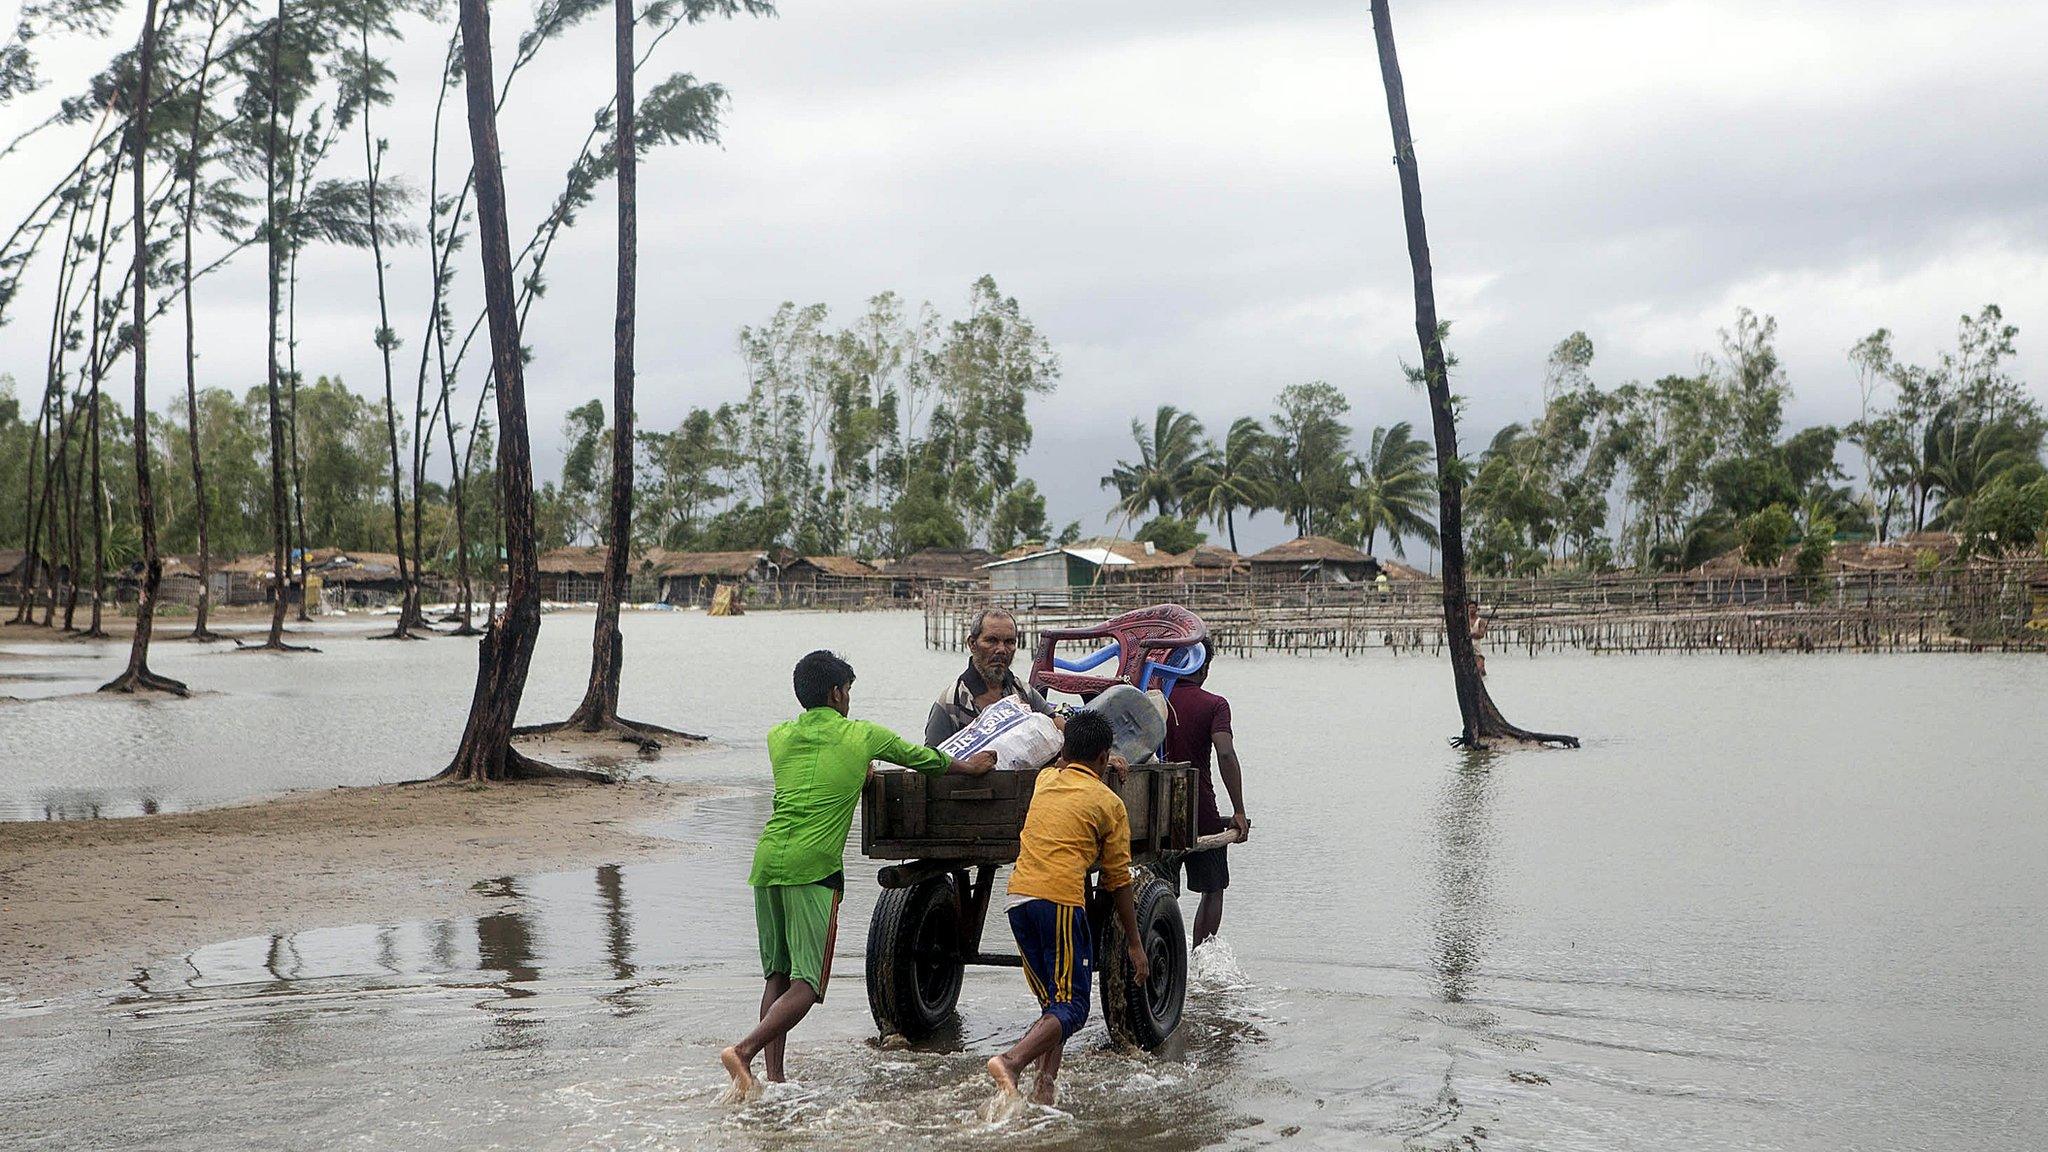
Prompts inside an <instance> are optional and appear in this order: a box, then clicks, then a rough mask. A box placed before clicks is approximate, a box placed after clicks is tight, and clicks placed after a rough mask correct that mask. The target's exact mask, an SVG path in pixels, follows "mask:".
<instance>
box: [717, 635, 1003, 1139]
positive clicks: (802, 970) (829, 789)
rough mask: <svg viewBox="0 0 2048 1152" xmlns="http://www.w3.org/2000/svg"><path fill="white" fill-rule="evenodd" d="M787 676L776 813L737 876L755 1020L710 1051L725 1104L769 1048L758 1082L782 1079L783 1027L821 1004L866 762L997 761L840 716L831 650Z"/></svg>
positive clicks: (929, 766) (847, 678)
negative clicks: (757, 989)
mask: <svg viewBox="0 0 2048 1152" xmlns="http://www.w3.org/2000/svg"><path fill="white" fill-rule="evenodd" d="M794 680H795V685H796V698H797V702H798V703H799V704H802V705H803V706H804V709H805V711H804V714H803V715H802V716H799V717H797V718H796V719H794V720H788V721H784V722H783V723H781V724H777V725H776V726H775V728H774V729H773V730H772V731H770V732H769V733H768V761H769V764H770V766H771V767H772V770H773V771H774V774H775V809H774V812H773V814H771V815H770V816H769V817H768V826H767V827H765V828H763V829H762V830H761V841H760V843H759V844H758V845H757V846H756V847H755V849H754V870H753V873H752V874H751V875H750V876H749V877H748V878H747V882H748V883H749V884H751V885H753V888H754V923H755V927H756V929H757V930H758V931H759V933H760V937H761V975H762V977H763V978H764V979H765V980H766V982H767V986H766V988H765V989H764V990H763V992H762V993H761V1023H760V1025H759V1026H758V1027H756V1028H755V1029H754V1030H753V1031H752V1032H749V1033H747V1036H746V1039H744V1040H741V1041H740V1042H739V1043H737V1044H734V1045H733V1046H732V1047H730V1048H727V1049H726V1050H725V1051H723V1052H720V1053H719V1054H718V1059H719V1063H721V1064H723V1065H725V1070H726V1073H727V1074H728V1075H730V1076H731V1077H732V1092H731V1094H730V1096H729V1099H732V1100H734V1101H739V1100H744V1099H746V1098H748V1097H749V1096H751V1095H753V1093H754V1092H755V1090H756V1088H757V1085H756V1083H755V1080H754V1074H753V1070H752V1067H751V1066H752V1064H753V1062H754V1056H755V1055H756V1054H757V1053H762V1052H766V1053H767V1075H768V1079H770V1080H776V1081H779V1080H781V1079H782V1078H783V1069H782V1055H783V1048H784V1041H785V1039H786V1038H787V1036H788V1035H789V1030H790V1029H792V1028H794V1027H796V1025H797V1022H798V1021H800V1020H802V1019H803V1018H804V1015H805V1014H806V1013H808V1012H809V1011H810V1010H811V1006H812V1005H814V1004H817V1003H818V1002H820V1001H822V1000H823V999H824V998H825V985H826V983H827V982H828V981H829V980H830V979H831V976H832V945H833V942H834V941H835V940H836V939H837V938H838V935H839V896H840V893H841V892H842V891H844V889H845V887H846V875H845V872H844V871H843V869H842V867H841V859H842V857H843V855H844V854H845V851H846V834H847V832H848V831H849V830H850V829H851V828H852V827H853V810H854V806H855V805H857V804H858V803H859V802H860V793H861V787H862V786H863V785H864V784H866V783H867V777H868V765H869V762H870V761H874V760H883V761H887V762H888V763H891V764H900V765H902V766H903V767H905V768H913V769H916V770H917V771H919V772H925V773H928V774H931V775H938V774H940V773H944V772H955V773H959V774H960V775H963V776H980V775H982V774H984V773H986V772H988V771H989V770H990V769H992V768H994V767H995V766H996V754H995V752H994V750H993V749H984V750H983V751H981V752H977V753H975V754H974V755H972V756H969V757H967V758H966V759H964V760H955V759H953V758H952V757H950V756H948V755H946V754H945V753H944V752H940V751H938V750H937V749H935V748H926V747H923V746H922V745H918V744H912V743H910V742H909V741H907V740H904V739H903V738H902V737H900V736H898V735H896V734H895V733H894V732H891V731H889V730H888V729H887V728H884V727H882V726H881V725H879V724H875V723H871V722H869V721H866V720H849V719H848V718H847V711H848V709H849V708H851V707H852V697H853V666H852V665H850V664H848V663H847V662H846V661H844V660H842V659H840V658H839V657H838V656H836V655H834V654H832V653H830V652H824V651H819V652H813V653H811V654H810V655H808V656H805V657H804V658H803V659H802V660H799V661H797V664H796V673H795V676H794Z"/></svg>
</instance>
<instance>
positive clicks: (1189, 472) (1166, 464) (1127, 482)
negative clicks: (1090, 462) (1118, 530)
mask: <svg viewBox="0 0 2048 1152" xmlns="http://www.w3.org/2000/svg"><path fill="white" fill-rule="evenodd" d="M1131 439H1132V440H1133V441H1135V442H1136V443H1137V445H1138V459H1137V460H1136V461H1124V460H1119V461H1117V463H1116V467H1115V468H1114V469H1112V470H1111V471H1110V474H1109V475H1107V476H1104V477H1103V478H1102V486H1103V487H1104V488H1115V489H1116V493H1117V496H1118V497H1119V499H1118V501H1117V506H1116V510H1117V511H1118V512H1121V513H1123V514H1124V515H1125V516H1127V517H1129V518H1131V519H1136V518H1137V517H1138V516H1139V514H1141V513H1143V512H1144V511H1145V509H1146V508H1147V507H1155V508H1157V509H1158V510H1159V514H1160V515H1161V516H1171V515H1174V514H1175V513H1177V512H1179V511H1180V510H1181V508H1182V507H1183V505H1184V503H1185V502H1186V500H1187V496H1188V493H1189V492H1190V491H1191V490H1192V489H1193V488H1194V486H1195V485H1194V481H1195V477H1196V474H1197V473H1198V472H1199V471H1200V470H1201V469H1202V468H1204V467H1205V466H1207V465H1208V464H1209V462H1210V459H1211V458H1212V457H1213V456H1214V455H1215V449H1213V448H1211V447H1210V446H1209V443H1208V440H1207V439H1206V438H1205V437H1204V435H1203V431H1202V422H1201V420H1199V419H1197V418H1196V416H1195V414H1194V413H1192V412H1183V411H1181V410H1180V409H1178V408H1176V407H1174V406H1173V405H1171V404H1161V405H1160V406H1159V411H1158V412H1156V413H1154V415H1153V417H1152V430H1151V432H1150V433H1147V432H1146V430H1145V424H1144V422H1143V421H1141V420H1138V419H1136V418H1135V417H1133V418H1132V420H1131Z"/></svg>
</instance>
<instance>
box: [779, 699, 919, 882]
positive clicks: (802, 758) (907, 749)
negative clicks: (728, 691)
mask: <svg viewBox="0 0 2048 1152" xmlns="http://www.w3.org/2000/svg"><path fill="white" fill-rule="evenodd" d="M871 760H886V761H888V762H889V763H891V764H901V765H902V766H904V767H905V768H915V769H916V770H918V771H919V772H924V773H927V774H931V775H937V774H938V773H941V772H944V771H945V770H946V768H947V766H948V765H950V764H952V762H953V760H952V757H950V756H947V755H946V754H945V753H944V752H940V751H938V750H937V749H933V748H926V747H924V746H923V745H921V744H912V743H911V742H909V741H908V740H905V739H903V738H902V737H901V736H898V735H896V734H895V733H894V732H891V731H889V730H888V729H887V728H884V727H882V726H881V725H880V724H875V723H871V722H869V721H866V720H849V719H847V718H846V717H844V716H841V715H840V714H839V713H838V712H837V711H836V710H834V709H831V708H813V709H811V710H810V711H808V712H805V713H804V714H803V715H801V716H799V717H797V718H796V719H794V720H787V721H784V722H783V723H781V724H777V725H776V726H775V727H774V728H773V729H771V730H770V731H769V733H768V763H769V767H770V769H771V770H772V771H773V772H774V774H775V811H774V814H773V815H771V816H769V817H768V826H767V827H765V828H763V829H761V842H760V843H759V844H758V845H756V846H755V848H754V870H753V873H752V874H751V875H749V876H748V877H747V883H749V884H752V885H754V886H755V887H761V886H763V885H768V884H815V883H817V882H818V881H820V880H823V879H825V878H826V877H828V876H830V875H832V874H833V873H834V872H837V871H839V870H840V867H841V859H842V857H843V856H844V854H845V852H846V834H847V832H848V831H849V830H850V829H852V827H853V809H854V806H855V805H856V804H858V803H860V790H861V785H862V784H864V783H866V781H867V778H868V762H869V761H871Z"/></svg>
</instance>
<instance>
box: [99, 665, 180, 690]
mask: <svg viewBox="0 0 2048 1152" xmlns="http://www.w3.org/2000/svg"><path fill="white" fill-rule="evenodd" d="M100 691H102V692H120V693H125V694H133V693H137V692H163V693H166V694H168V695H171V696H190V695H192V690H191V689H189V688H187V687H185V682H184V681H182V680H173V679H171V678H170V677H169V676H159V675H157V674H156V673H154V672H151V671H150V670H149V669H148V668H130V669H128V670H127V671H126V672H123V673H121V674H120V675H119V676H116V677H114V678H113V679H112V680H109V681H107V682H106V683H105V684H102V685H100Z"/></svg>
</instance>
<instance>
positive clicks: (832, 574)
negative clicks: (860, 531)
mask: <svg viewBox="0 0 2048 1152" xmlns="http://www.w3.org/2000/svg"><path fill="white" fill-rule="evenodd" d="M771 559H773V557H771ZM776 563H777V568H778V571H777V572H776V575H775V595H776V597H777V599H779V600H780V601H781V602H782V603H784V604H794V605H803V606H809V605H816V604H820V603H845V602H847V601H849V600H851V601H853V602H862V601H865V600H868V599H870V598H873V597H879V596H887V595H888V594H889V586H888V584H887V583H885V582H884V581H882V580H881V579H880V576H881V574H880V573H878V572H876V571H875V568H874V565H872V564H869V563H868V562H867V561H865V560H861V559H859V558H857V557H853V556H799V555H795V554H794V553H792V554H790V555H789V556H788V558H787V559H786V560H778V561H776Z"/></svg>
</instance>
